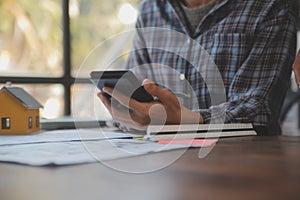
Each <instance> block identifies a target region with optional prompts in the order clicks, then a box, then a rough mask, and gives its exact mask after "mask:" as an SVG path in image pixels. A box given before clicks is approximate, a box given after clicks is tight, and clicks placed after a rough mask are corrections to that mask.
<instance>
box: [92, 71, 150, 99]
mask: <svg viewBox="0 0 300 200" xmlns="http://www.w3.org/2000/svg"><path fill="white" fill-rule="evenodd" d="M90 76H91V77H90V80H91V81H92V82H93V83H94V84H95V85H96V86H97V88H98V89H99V90H100V91H102V89H103V87H104V86H107V87H111V88H114V89H117V90H118V91H119V92H121V93H122V94H124V95H126V96H128V97H131V98H133V99H135V100H137V101H139V102H151V101H153V97H152V95H150V94H149V93H148V92H147V91H146V90H145V89H144V87H143V86H142V83H141V82H140V81H139V80H138V79H137V77H136V76H135V75H134V73H132V71H130V70H118V71H92V72H91V74H90ZM104 94H106V93H104ZM106 96H107V97H108V98H111V97H110V96H109V95H108V94H106Z"/></svg>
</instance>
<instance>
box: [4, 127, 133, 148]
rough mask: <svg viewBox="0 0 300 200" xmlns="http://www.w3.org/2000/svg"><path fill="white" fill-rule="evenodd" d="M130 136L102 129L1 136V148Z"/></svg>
mask: <svg viewBox="0 0 300 200" xmlns="http://www.w3.org/2000/svg"><path fill="white" fill-rule="evenodd" d="M128 137H131V135H130V134H126V133H123V132H116V131H103V130H101V129H99V128H98V129H66V130H55V131H41V132H39V133H37V134H33V135H0V146H4V145H16V144H32V143H46V142H71V141H83V140H104V139H115V138H128Z"/></svg>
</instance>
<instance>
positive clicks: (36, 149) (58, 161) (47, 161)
mask: <svg viewBox="0 0 300 200" xmlns="http://www.w3.org/2000/svg"><path fill="white" fill-rule="evenodd" d="M185 147H186V145H160V144H157V143H154V142H150V141H138V140H133V139H115V140H99V141H87V142H84V143H82V142H58V143H34V144H21V145H9V146H1V147H0V161H2V162H13V163H20V164H26V165H32V166H44V165H72V164H80V163H89V162H98V161H106V160H114V159H118V158H126V157H132V156H137V155H144V154H148V153H155V152H161V151H168V150H173V149H181V148H185Z"/></svg>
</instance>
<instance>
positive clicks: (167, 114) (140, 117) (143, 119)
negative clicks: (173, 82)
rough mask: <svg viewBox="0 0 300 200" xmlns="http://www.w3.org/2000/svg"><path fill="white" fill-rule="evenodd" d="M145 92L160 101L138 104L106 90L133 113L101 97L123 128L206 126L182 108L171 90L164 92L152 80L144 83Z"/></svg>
mask: <svg viewBox="0 0 300 200" xmlns="http://www.w3.org/2000/svg"><path fill="white" fill-rule="evenodd" d="M143 85H144V88H145V90H146V91H147V92H148V93H149V94H151V95H152V96H153V97H154V98H155V99H156V100H155V101H153V102H150V103H142V102H138V101H136V100H134V99H131V98H129V97H127V96H125V95H123V94H122V93H120V92H118V91H117V90H113V89H112V88H108V87H104V88H103V91H104V92H105V93H107V94H109V95H110V96H112V97H113V98H114V99H116V100H117V101H118V102H119V103H120V104H122V105H123V106H125V107H127V108H129V109H130V111H124V110H122V109H119V108H117V106H116V105H114V103H112V102H111V101H110V100H109V99H108V98H106V97H105V96H104V95H103V94H102V93H101V92H100V93H98V97H99V98H100V99H101V101H102V102H103V103H104V105H105V107H106V108H107V109H108V110H109V112H110V113H111V115H112V117H113V118H114V119H115V120H116V121H117V122H119V123H120V124H121V125H123V126H126V127H127V128H133V129H136V130H145V129H146V128H147V126H148V125H149V124H195V123H197V124H198V123H203V119H202V116H201V115H200V114H199V113H197V112H193V111H191V110H189V109H187V108H186V107H184V106H183V105H181V104H180V102H179V101H178V99H177V97H176V96H175V95H174V94H173V93H172V92H170V91H169V90H167V89H162V88H160V87H159V86H157V85H156V84H155V83H153V82H152V81H150V80H145V81H144V82H143Z"/></svg>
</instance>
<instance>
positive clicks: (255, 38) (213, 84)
mask: <svg viewBox="0 0 300 200" xmlns="http://www.w3.org/2000/svg"><path fill="white" fill-rule="evenodd" d="M217 1H219V2H218V3H217V4H216V5H215V7H214V8H213V9H212V10H211V11H210V12H209V13H208V14H207V15H206V16H205V17H204V18H203V19H202V21H201V22H200V23H199V25H198V27H197V28H196V30H195V31H194V32H193V33H192V32H191V31H190V28H189V24H188V22H187V20H186V17H185V15H184V12H183V10H182V7H181V5H180V2H178V1H177V0H173V1H172V0H145V1H142V3H141V7H140V14H139V17H138V21H137V24H136V27H137V28H138V29H137V34H136V37H135V40H134V48H133V51H132V52H131V54H130V55H129V59H128V63H127V67H129V68H134V69H133V71H134V70H136V71H139V72H140V74H143V76H141V79H142V78H149V79H152V80H154V81H155V82H157V83H159V84H161V85H164V86H165V87H167V88H169V89H170V90H172V91H173V92H174V93H175V94H180V95H178V97H179V99H181V100H182V103H183V104H185V105H186V106H187V107H189V108H190V109H193V110H195V111H198V112H200V113H201V114H202V116H203V118H204V122H205V123H219V122H222V120H225V123H238V122H241V123H242V122H251V123H252V124H253V125H254V126H255V127H256V128H257V130H258V132H259V134H280V133H281V130H280V125H279V122H278V118H279V115H280V109H281V105H282V102H283V99H284V96H285V93H286V91H287V89H288V87H289V84H290V76H291V68H292V63H293V59H294V56H295V50H296V25H295V21H296V11H297V10H296V7H295V6H292V4H291V2H290V0H217ZM171 30H172V31H171ZM141 72H142V73H141ZM183 79H184V80H187V81H183ZM195 102H196V103H195ZM260 127H262V129H260Z"/></svg>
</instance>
